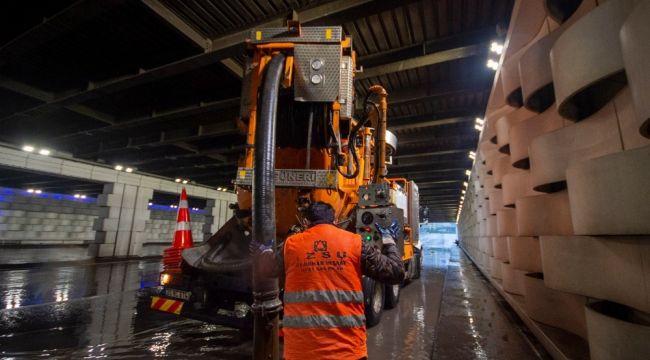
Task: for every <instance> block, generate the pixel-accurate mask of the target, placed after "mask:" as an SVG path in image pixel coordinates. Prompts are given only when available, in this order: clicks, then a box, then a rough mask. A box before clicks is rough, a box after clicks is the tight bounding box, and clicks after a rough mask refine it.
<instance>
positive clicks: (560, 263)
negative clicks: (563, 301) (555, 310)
mask: <svg viewBox="0 0 650 360" xmlns="http://www.w3.org/2000/svg"><path fill="white" fill-rule="evenodd" d="M540 248H541V253H542V264H543V268H544V282H545V283H546V286H548V287H550V288H553V289H557V290H562V291H566V292H571V293H575V294H583V295H586V296H589V297H594V298H598V299H604V300H611V301H615V302H618V303H621V304H625V305H628V306H631V307H633V308H636V309H639V310H642V311H645V312H649V313H650V288H648V287H647V286H648V285H650V236H648V237H622V236H620V237H619V236H616V237H614V236H608V237H591V236H542V237H540Z"/></svg>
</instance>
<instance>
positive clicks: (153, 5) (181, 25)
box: [142, 0, 244, 79]
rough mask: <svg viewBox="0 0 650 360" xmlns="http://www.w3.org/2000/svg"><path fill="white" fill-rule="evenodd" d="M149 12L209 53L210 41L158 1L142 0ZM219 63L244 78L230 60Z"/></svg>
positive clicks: (239, 67) (237, 66) (236, 64)
mask: <svg viewBox="0 0 650 360" xmlns="http://www.w3.org/2000/svg"><path fill="white" fill-rule="evenodd" d="M142 3H143V4H145V5H146V6H147V7H148V8H149V9H151V11H153V12H154V13H156V14H157V15H158V16H160V17H161V18H162V19H163V20H165V21H167V23H168V24H169V25H171V26H172V27H173V28H174V29H176V30H178V31H179V32H180V33H181V34H183V35H185V37H187V38H188V39H190V40H192V42H194V43H195V44H196V45H198V46H200V47H201V48H202V49H203V51H209V50H210V48H211V46H212V41H211V40H210V39H208V38H206V37H204V36H203V35H202V34H200V33H199V32H198V31H196V30H194V29H193V28H192V26H191V25H189V24H188V23H186V22H185V21H184V20H183V19H181V18H179V17H178V15H176V14H175V13H174V12H173V11H171V10H170V9H169V8H168V7H166V6H165V5H164V4H162V3H160V1H158V0H142ZM221 63H222V64H223V65H224V66H225V67H226V68H227V69H228V70H229V71H230V72H231V73H232V74H233V75H235V76H237V77H238V78H239V79H242V78H243V77H244V68H243V67H242V66H241V65H239V64H238V63H237V62H236V61H234V60H232V59H222V60H221Z"/></svg>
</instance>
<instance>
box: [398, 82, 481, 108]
mask: <svg viewBox="0 0 650 360" xmlns="http://www.w3.org/2000/svg"><path fill="white" fill-rule="evenodd" d="M485 89H486V87H485V86H484V85H483V84H482V81H478V79H471V80H462V81H454V82H450V83H436V84H435V85H433V86H422V87H418V88H407V89H399V90H393V91H391V92H390V93H389V94H388V104H389V105H397V104H403V103H409V102H415V101H423V100H428V99H431V98H435V97H441V96H450V95H457V94H462V93H467V92H477V91H483V90H485Z"/></svg>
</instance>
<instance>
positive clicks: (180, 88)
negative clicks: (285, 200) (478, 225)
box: [0, 0, 514, 222]
mask: <svg viewBox="0 0 650 360" xmlns="http://www.w3.org/2000/svg"><path fill="white" fill-rule="evenodd" d="M513 2H514V1H513V0H486V1H469V0H468V1H459V0H420V1H414V0H405V1H393V0H377V1H369V0H335V1H317V0H269V1H262V0H241V1H232V2H231V1H227V2H226V1H218V0H192V1H180V0H142V1H127V0H113V1H91V0H80V1H72V0H55V1H47V2H40V1H19V2H18V1H17V2H11V3H10V4H7V5H5V9H4V11H3V15H4V17H5V18H4V19H3V20H2V21H0V126H1V128H2V131H1V132H0V141H2V142H4V143H5V144H9V145H12V146H16V147H23V146H24V145H26V144H29V145H32V146H34V147H36V148H37V149H38V148H47V149H51V151H52V152H53V153H52V155H53V156H56V155H57V154H59V153H60V154H66V155H68V156H69V155H72V156H73V157H75V158H79V159H83V160H86V161H94V162H100V163H105V164H109V165H111V166H114V165H117V164H120V165H123V166H125V167H126V166H129V167H132V168H133V169H135V171H137V172H142V173H150V174H155V175H158V176H164V177H169V178H183V179H190V180H191V181H193V182H195V183H199V184H204V185H208V186H213V187H221V186H232V185H230V180H231V179H232V177H233V176H234V174H235V169H236V161H237V159H238V156H239V154H240V152H241V150H242V148H243V144H244V137H243V136H242V135H240V134H239V132H238V131H237V128H236V126H235V117H236V115H237V111H238V106H239V99H238V97H239V93H240V89H241V73H242V64H243V61H244V57H243V46H242V44H243V40H244V38H245V37H246V34H247V33H248V30H249V29H250V28H251V27H253V26H258V27H259V26H280V25H281V24H282V19H284V18H285V17H286V16H287V14H288V13H289V12H290V11H291V10H295V11H296V13H297V14H298V18H299V19H300V20H301V22H302V23H303V25H305V26H309V25H325V24H327V25H333V26H334V25H342V26H343V29H344V32H345V33H346V34H348V35H351V36H352V37H353V44H354V48H355V50H356V51H357V55H358V65H362V66H363V67H364V72H363V73H360V74H358V75H359V76H358V77H357V81H356V83H355V87H356V91H357V94H358V95H359V96H363V95H365V89H367V88H368V87H369V86H370V85H371V84H380V85H382V86H384V87H385V88H386V89H387V90H388V92H389V104H390V105H389V118H388V120H389V128H390V129H391V130H393V131H394V132H395V133H396V134H397V136H398V139H399V143H398V152H397V156H396V157H395V158H394V160H393V165H391V166H390V167H389V173H390V175H391V176H406V177H409V178H413V179H414V180H416V181H417V182H418V183H419V185H420V194H421V204H422V207H428V208H429V212H428V214H429V218H428V220H429V221H432V222H438V221H455V220H456V214H457V210H458V204H459V200H460V197H461V195H462V191H463V187H464V186H463V182H464V181H465V180H466V179H467V175H466V173H465V171H466V170H467V169H470V168H471V167H472V159H470V158H469V157H468V153H469V151H470V150H471V149H475V148H476V145H477V141H478V137H479V132H478V131H476V130H475V129H474V119H475V118H476V117H482V116H483V113H484V111H485V108H486V105H487V101H488V96H489V94H490V90H491V87H492V84H493V79H494V74H495V72H494V71H493V70H492V69H489V68H487V67H486V66H485V64H486V60H487V59H488V52H489V47H490V43H491V42H492V41H494V40H499V39H503V37H504V36H505V34H503V33H498V30H500V29H507V26H508V22H509V18H510V14H511V11H512V7H513ZM21 178H23V179H25V182H24V183H21V182H20V181H21V180H20V179H21ZM5 179H11V181H5ZM39 180H41V179H39ZM30 181H32V182H33V180H30V179H29V176H21V175H20V174H15V173H9V172H8V171H7V170H3V169H0V186H14V187H24V186H26V185H27V183H28V182H30ZM41 181H43V182H47V179H45V180H41ZM51 181H53V182H55V183H53V184H52V187H56V188H57V189H60V191H62V192H66V191H68V192H73V191H74V187H75V186H77V187H78V186H79V184H77V183H74V182H70V183H69V186H67V187H66V184H65V181H62V180H61V179H52V180H51ZM47 185H48V184H44V185H43V186H44V187H46V186H47ZM89 188H92V187H89ZM97 189H98V187H97Z"/></svg>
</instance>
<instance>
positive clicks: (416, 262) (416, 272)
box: [411, 248, 422, 280]
mask: <svg viewBox="0 0 650 360" xmlns="http://www.w3.org/2000/svg"><path fill="white" fill-rule="evenodd" d="M413 266H414V268H413V272H412V274H413V276H412V277H411V279H413V280H416V279H419V278H420V272H421V271H422V251H421V250H420V249H418V248H415V250H414V252H413Z"/></svg>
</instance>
